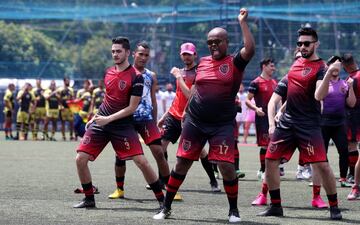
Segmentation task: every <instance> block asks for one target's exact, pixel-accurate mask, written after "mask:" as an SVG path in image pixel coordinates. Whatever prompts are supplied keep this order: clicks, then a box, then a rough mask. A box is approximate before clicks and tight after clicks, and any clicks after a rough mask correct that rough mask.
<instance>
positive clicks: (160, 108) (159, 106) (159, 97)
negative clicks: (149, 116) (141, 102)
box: [155, 85, 166, 129]
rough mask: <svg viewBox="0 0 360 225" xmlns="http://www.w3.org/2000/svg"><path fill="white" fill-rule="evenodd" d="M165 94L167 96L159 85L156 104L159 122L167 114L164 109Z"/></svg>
mask: <svg viewBox="0 0 360 225" xmlns="http://www.w3.org/2000/svg"><path fill="white" fill-rule="evenodd" d="M164 94H165V92H163V91H162V90H161V88H160V86H159V85H157V87H156V92H155V96H156V103H157V121H158V120H160V119H161V117H162V116H163V115H164V113H165V112H166V111H165V107H164ZM160 129H161V128H160Z"/></svg>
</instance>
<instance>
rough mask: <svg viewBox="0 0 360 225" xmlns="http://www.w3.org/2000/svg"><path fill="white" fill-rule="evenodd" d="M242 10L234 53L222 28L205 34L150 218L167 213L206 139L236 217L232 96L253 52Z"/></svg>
mask: <svg viewBox="0 0 360 225" xmlns="http://www.w3.org/2000/svg"><path fill="white" fill-rule="evenodd" d="M247 17H248V10H247V9H244V8H243V9H240V14H239V16H238V21H239V24H240V28H241V30H242V35H243V41H244V47H243V48H242V49H241V50H240V51H239V52H237V53H236V55H235V56H231V55H228V53H227V49H228V45H229V40H228V35H227V31H226V30H225V29H223V28H220V27H216V28H214V29H212V30H211V31H210V32H209V33H208V36H207V44H208V48H209V51H210V53H211V55H210V56H207V57H203V58H201V59H200V63H199V65H198V69H197V71H196V78H195V85H193V87H192V94H191V96H190V99H189V103H188V106H187V108H186V115H185V118H184V122H183V129H182V132H181V139H180V142H179V147H178V151H177V157H178V158H177V162H176V165H175V168H174V169H173V170H172V172H171V176H170V179H169V182H168V185H167V192H166V197H165V202H164V208H163V209H162V210H161V211H160V212H159V213H158V214H156V215H155V216H154V217H153V218H154V219H165V218H167V217H169V216H170V214H171V204H172V201H173V198H174V196H175V194H176V192H177V190H178V189H179V187H180V185H181V184H182V182H183V181H184V179H185V176H186V174H187V172H188V170H189V169H190V167H191V165H192V163H193V161H195V160H198V159H199V156H200V153H201V150H202V148H203V147H204V145H205V143H206V142H207V141H208V142H209V145H210V149H209V155H208V157H209V160H210V161H215V162H217V164H218V166H219V169H220V171H221V173H222V176H223V185H224V189H225V192H226V194H227V198H228V202H229V206H230V209H229V222H230V223H236V222H239V221H241V218H240V215H239V210H238V208H237V197H238V179H237V177H236V172H235V167H234V151H235V146H234V136H233V129H234V125H233V123H234V119H235V116H236V107H235V104H234V103H235V97H236V94H237V91H238V90H239V86H240V83H241V81H242V77H243V73H244V70H245V67H246V65H247V64H248V62H249V61H250V59H251V58H252V56H253V55H254V52H255V43H254V38H253V36H252V34H251V32H250V29H249V27H248V25H247V22H246V21H247Z"/></svg>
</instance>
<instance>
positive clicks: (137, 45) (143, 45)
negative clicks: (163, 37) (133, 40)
mask: <svg viewBox="0 0 360 225" xmlns="http://www.w3.org/2000/svg"><path fill="white" fill-rule="evenodd" d="M139 47H143V48H145V49H150V46H149V44H148V43H147V42H146V41H140V42H139V43H137V44H136V47H135V52H136V51H137V50H138V48H139Z"/></svg>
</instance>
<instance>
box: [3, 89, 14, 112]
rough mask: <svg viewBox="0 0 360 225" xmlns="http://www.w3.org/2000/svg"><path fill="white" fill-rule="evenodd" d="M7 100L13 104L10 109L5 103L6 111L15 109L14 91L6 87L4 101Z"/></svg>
mask: <svg viewBox="0 0 360 225" xmlns="http://www.w3.org/2000/svg"><path fill="white" fill-rule="evenodd" d="M5 101H7V102H9V104H10V105H11V109H9V108H8V107H7V106H6V105H5V104H4V105H5V108H4V111H5V112H6V111H10V110H13V109H14V93H13V92H12V91H10V90H9V89H6V91H5V95H4V102H5Z"/></svg>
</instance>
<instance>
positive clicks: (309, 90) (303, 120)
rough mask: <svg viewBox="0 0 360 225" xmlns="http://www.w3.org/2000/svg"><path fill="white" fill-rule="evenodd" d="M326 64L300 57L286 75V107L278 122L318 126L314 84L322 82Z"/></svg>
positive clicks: (318, 118) (317, 107) (317, 102)
mask: <svg viewBox="0 0 360 225" xmlns="http://www.w3.org/2000/svg"><path fill="white" fill-rule="evenodd" d="M325 69H326V64H325V63H324V61H323V60H321V59H319V60H315V61H310V60H307V59H305V58H302V57H300V58H299V59H297V60H296V61H295V62H294V63H293V65H292V66H291V68H290V70H289V73H288V90H287V105H286V110H285V113H284V116H282V117H281V119H280V122H288V123H297V124H302V125H309V126H319V125H320V113H321V112H320V102H319V101H317V100H316V99H315V97H314V93H315V89H316V82H317V81H318V80H322V79H323V77H324V74H325Z"/></svg>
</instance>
